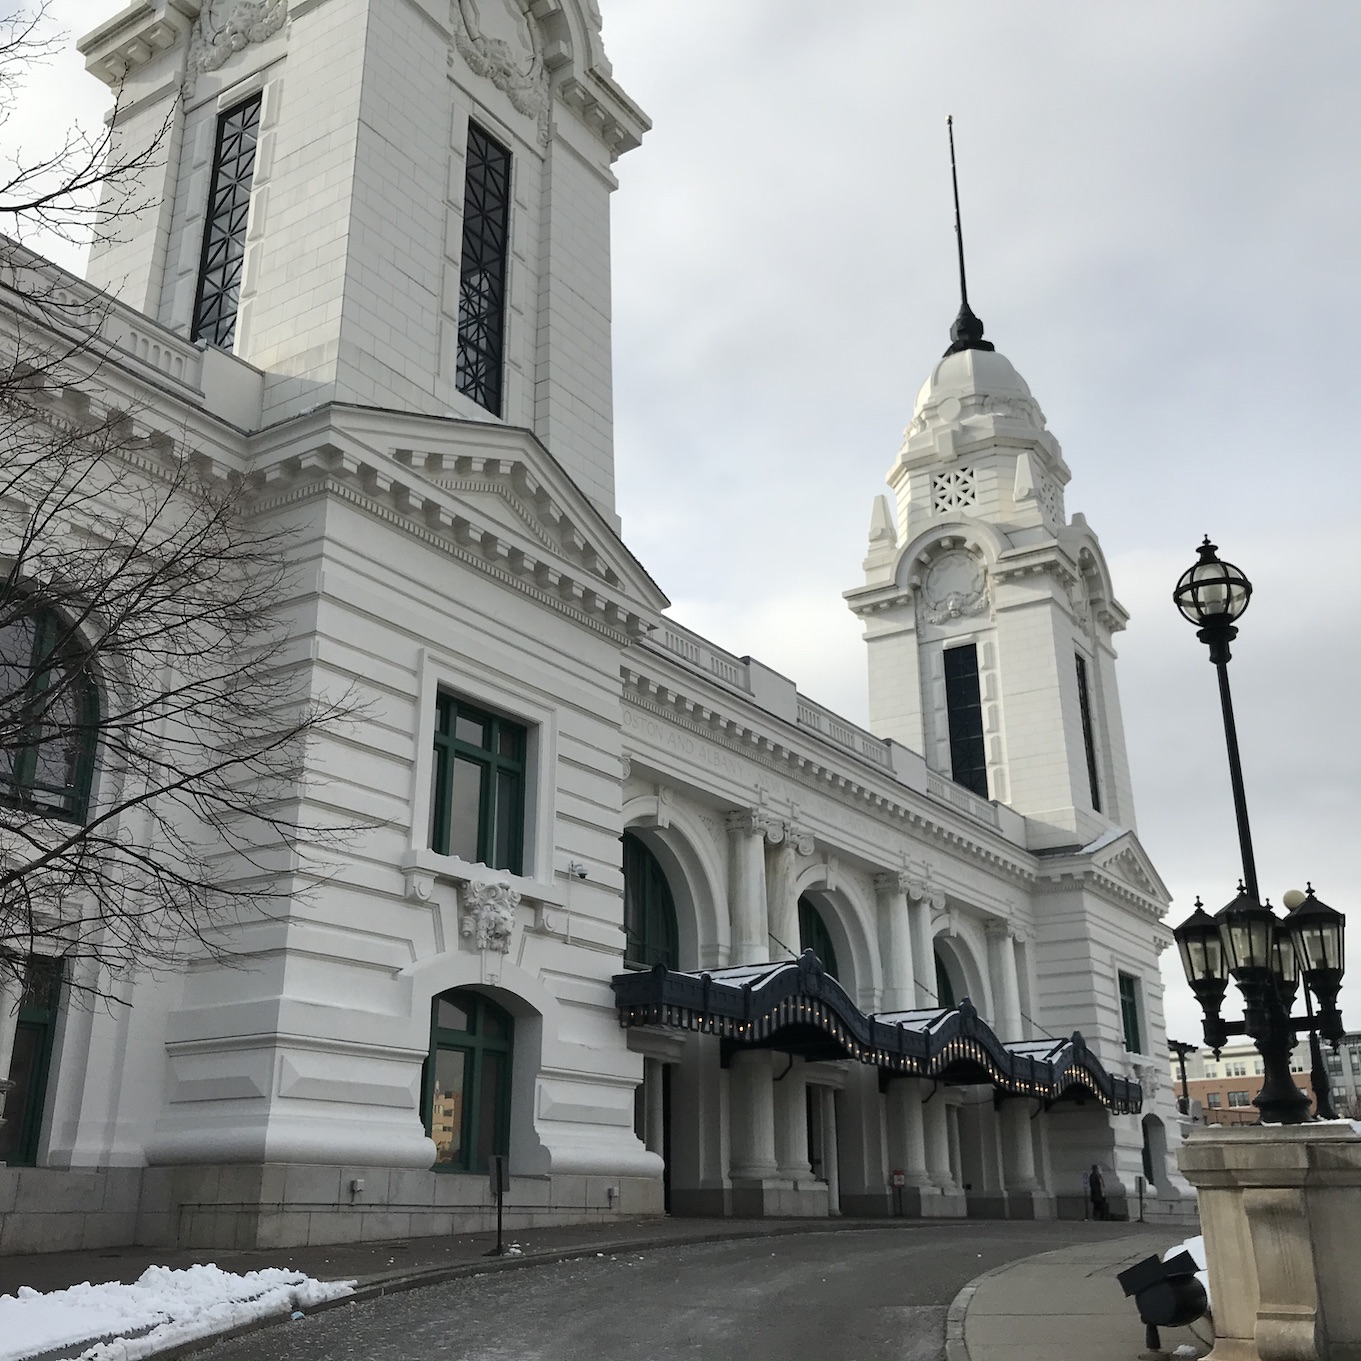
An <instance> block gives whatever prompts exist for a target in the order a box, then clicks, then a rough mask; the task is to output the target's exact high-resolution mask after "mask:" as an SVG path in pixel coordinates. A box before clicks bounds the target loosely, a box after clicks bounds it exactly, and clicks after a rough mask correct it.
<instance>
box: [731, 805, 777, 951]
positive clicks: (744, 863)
mask: <svg viewBox="0 0 1361 1361" xmlns="http://www.w3.org/2000/svg"><path fill="white" fill-rule="evenodd" d="M765 833H766V823H765V821H764V820H763V819H762V817H761V815H760V814H759V813H758V812H757V811H756V810H754V809H743V810H741V811H739V812H736V813H729V814H728V850H729V861H728V863H729V874H728V911H729V914H730V916H731V920H732V962H733V963H734V964H766V963H769V961H770V949H769V944H768V941H767V932H768V922H767V915H766V914H767V907H766V858H765Z"/></svg>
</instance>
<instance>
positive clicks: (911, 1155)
mask: <svg viewBox="0 0 1361 1361" xmlns="http://www.w3.org/2000/svg"><path fill="white" fill-rule="evenodd" d="M922 1086H923V1084H922V1083H921V1082H919V1081H918V1080H917V1079H916V1078H908V1077H897V1078H894V1079H893V1080H892V1081H891V1082H890V1083H889V1084H888V1161H889V1170H890V1172H893V1171H901V1172H902V1173H903V1174H904V1176H905V1177H906V1178H907V1185H906V1186H905V1187H904V1188H903V1190H902V1192H901V1193H900V1194H895V1208H896V1207H897V1204H901V1208H902V1212H903V1214H909V1215H911V1214H921V1213H922V1212H923V1207H922V1197H923V1195H924V1194H925V1195H934V1194H936V1192H937V1190H938V1188H937V1187H936V1185H935V1183H934V1182H933V1181H932V1178H931V1173H930V1171H929V1170H928V1167H927V1161H926V1127H925V1123H924V1120H923V1114H922Z"/></svg>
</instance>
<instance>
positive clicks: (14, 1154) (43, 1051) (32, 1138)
mask: <svg viewBox="0 0 1361 1361" xmlns="http://www.w3.org/2000/svg"><path fill="white" fill-rule="evenodd" d="M61 978H62V961H61V960H60V959H54V958H52V957H51V956H48V955H30V956H29V959H28V963H27V965H26V966H25V970H24V991H23V994H22V996H21V997H20V999H19V1015H18V1017H17V1018H16V1025H15V1030H14V1050H13V1055H12V1057H11V1058H10V1064H9V1080H10V1082H11V1083H13V1086H12V1087H11V1088H10V1090H9V1094H8V1096H7V1097H6V1098H5V1121H4V1124H3V1125H0V1161H3V1162H5V1163H8V1164H9V1166H11V1167H32V1166H33V1165H34V1164H35V1163H36V1162H37V1161H38V1141H39V1139H40V1137H41V1135H42V1123H43V1107H44V1105H45V1104H46V1101H47V1079H48V1075H49V1073H50V1071H51V1068H52V1044H53V1040H54V1039H55V1037H56V1033H57V1011H58V1008H59V1007H60V1005H61Z"/></svg>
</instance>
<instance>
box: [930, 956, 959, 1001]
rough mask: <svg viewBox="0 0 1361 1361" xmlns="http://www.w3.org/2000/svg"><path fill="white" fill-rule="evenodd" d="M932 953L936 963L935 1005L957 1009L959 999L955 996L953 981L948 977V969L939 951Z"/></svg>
mask: <svg viewBox="0 0 1361 1361" xmlns="http://www.w3.org/2000/svg"><path fill="white" fill-rule="evenodd" d="M933 953H934V956H935V961H936V1005H937V1006H942V1007H957V1006H958V1005H959V998H958V997H957V996H956V995H955V983H954V979H953V978H951V977H950V968H949V966H948V965H947V964H946V962H945V960H944V959H943V958H942V956H941V953H940V951H939V950H936V951H934V952H933Z"/></svg>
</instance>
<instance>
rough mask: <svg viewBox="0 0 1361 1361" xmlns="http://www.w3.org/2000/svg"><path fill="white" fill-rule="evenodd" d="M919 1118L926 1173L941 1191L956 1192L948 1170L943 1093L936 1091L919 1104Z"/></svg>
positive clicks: (951, 1173)
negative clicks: (920, 1118) (924, 1146)
mask: <svg viewBox="0 0 1361 1361" xmlns="http://www.w3.org/2000/svg"><path fill="white" fill-rule="evenodd" d="M921 1116H922V1128H923V1133H924V1138H925V1145H926V1150H925V1151H926V1169H927V1172H928V1173H929V1174H930V1177H931V1180H932V1182H934V1183H935V1185H937V1186H939V1187H940V1188H941V1190H942V1191H954V1190H957V1189H958V1187H957V1186H956V1183H955V1178H954V1173H953V1172H952V1171H951V1169H950V1125H949V1117H948V1112H947V1111H946V1109H945V1093H944V1092H943V1091H940V1090H939V1089H937V1091H936V1093H935V1095H934V1096H932V1097H930V1098H929V1099H928V1100H926V1101H923V1102H922V1103H921Z"/></svg>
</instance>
